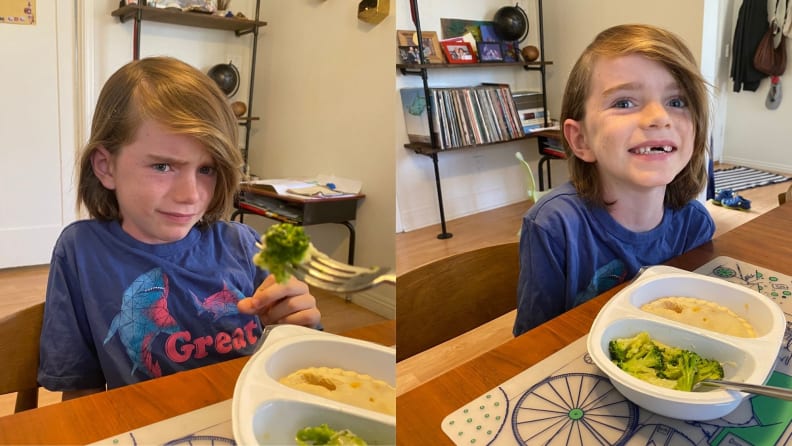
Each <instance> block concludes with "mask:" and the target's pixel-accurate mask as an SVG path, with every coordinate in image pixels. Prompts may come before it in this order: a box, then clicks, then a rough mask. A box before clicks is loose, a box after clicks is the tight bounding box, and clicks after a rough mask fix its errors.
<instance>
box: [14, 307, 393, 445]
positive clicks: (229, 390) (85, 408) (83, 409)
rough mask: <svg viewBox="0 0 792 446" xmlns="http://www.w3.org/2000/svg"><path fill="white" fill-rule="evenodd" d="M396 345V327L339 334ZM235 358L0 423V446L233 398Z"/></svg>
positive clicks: (117, 429) (104, 430) (78, 438)
mask: <svg viewBox="0 0 792 446" xmlns="http://www.w3.org/2000/svg"><path fill="white" fill-rule="evenodd" d="M343 335H344V336H349V337H353V338H357V339H363V340H367V341H372V342H377V343H380V344H383V345H394V344H395V343H396V323H395V321H385V322H379V323H376V324H372V325H370V326H367V327H363V328H360V329H356V330H352V331H349V332H345V333H343ZM248 359H249V358H248V357H244V358H237V359H233V360H230V361H225V362H222V363H219V364H214V365H210V366H206V367H201V368H198V369H194V370H190V371H186V372H180V373H175V374H173V375H168V376H165V377H162V378H158V379H152V380H149V381H144V382H141V383H139V384H133V385H129V386H125V387H120V388H117V389H113V390H110V391H107V392H101V393H97V394H93V395H89V396H85V397H82V398H77V399H73V400H69V401H64V402H62V403H58V404H53V405H50V406H44V407H40V408H38V409H33V410H28V411H25V412H20V413H17V414H14V415H8V416H5V417H2V418H0V444H86V443H91V442H94V441H98V440H101V439H103V438H107V437H110V436H112V435H116V434H118V433H121V432H126V431H129V430H132V429H136V428H139V427H141V426H146V425H149V424H152V423H155V422H157V421H161V420H164V419H167V418H171V417H175V416H177V415H180V414H183V413H187V412H190V411H193V410H197V409H200V408H202V407H206V406H209V405H211V404H214V403H219V402H221V401H225V400H228V399H230V398H232V397H233V394H234V385H235V384H236V380H237V377H238V376H239V374H240V372H241V371H242V368H243V367H244V366H245V363H246V362H247V360H248Z"/></svg>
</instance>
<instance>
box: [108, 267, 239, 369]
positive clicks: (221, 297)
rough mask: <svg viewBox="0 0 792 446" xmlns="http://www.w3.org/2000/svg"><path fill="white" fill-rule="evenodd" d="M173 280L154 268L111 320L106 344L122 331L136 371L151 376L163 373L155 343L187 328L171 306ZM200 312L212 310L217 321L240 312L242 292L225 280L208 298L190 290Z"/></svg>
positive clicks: (135, 284)
mask: <svg viewBox="0 0 792 446" xmlns="http://www.w3.org/2000/svg"><path fill="white" fill-rule="evenodd" d="M169 294H170V283H169V279H168V275H167V274H165V273H163V272H162V269H161V268H154V269H152V270H150V271H148V272H146V273H144V274H142V275H141V276H139V277H138V278H137V279H135V280H134V281H133V282H132V284H131V285H130V286H129V287H128V288H127V289H126V290H125V291H124V295H123V300H122V302H121V309H120V311H119V312H118V314H116V316H115V317H114V318H113V321H112V322H111V323H110V328H109V330H108V332H107V336H106V337H105V339H104V344H107V343H108V342H109V341H110V340H111V339H112V338H113V336H115V335H116V334H118V336H119V338H120V340H121V343H122V344H123V345H124V348H125V349H126V353H127V356H128V357H129V359H130V360H131V361H132V370H131V372H130V373H132V374H134V373H135V372H136V371H138V370H140V371H141V372H143V373H144V374H145V375H147V376H148V377H149V378H157V377H160V376H162V369H161V367H160V365H159V363H158V362H156V361H155V360H154V359H153V357H152V354H151V344H152V342H153V341H154V339H155V338H156V337H157V336H158V335H160V334H161V333H165V334H167V335H170V334H173V333H176V332H180V331H182V330H183V329H182V328H181V327H180V326H179V324H178V323H177V322H176V320H175V319H174V317H173V316H172V315H171V313H170V311H169V309H168V296H169ZM190 294H191V296H192V298H193V303H194V305H195V308H196V312H197V313H198V314H203V313H208V314H209V315H210V316H211V318H212V320H214V321H217V320H218V319H220V318H221V317H223V316H227V315H231V314H238V313H239V310H238V309H237V306H236V302H237V301H238V300H239V299H241V298H242V297H244V296H242V293H241V292H239V291H237V290H231V289H229V288H228V286H227V285H226V284H225V283H224V284H223V289H222V290H221V291H219V292H217V293H215V294H212V295H211V296H209V297H207V298H206V299H204V300H200V299H199V298H198V296H196V295H195V294H194V293H190Z"/></svg>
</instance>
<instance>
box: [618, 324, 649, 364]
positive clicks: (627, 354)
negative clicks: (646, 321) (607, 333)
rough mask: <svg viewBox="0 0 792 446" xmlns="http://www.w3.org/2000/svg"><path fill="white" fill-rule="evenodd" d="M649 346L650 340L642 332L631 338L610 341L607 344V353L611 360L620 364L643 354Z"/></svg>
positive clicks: (647, 335)
mask: <svg viewBox="0 0 792 446" xmlns="http://www.w3.org/2000/svg"><path fill="white" fill-rule="evenodd" d="M651 346H652V339H651V338H650V337H649V333H647V332H645V331H642V332H640V333H638V334H637V335H635V336H633V337H631V338H619V339H613V340H611V341H610V342H609V343H608V351H609V352H610V356H611V359H612V360H614V361H619V362H622V361H624V360H626V359H628V358H632V357H634V356H637V355H639V354H640V353H641V352H645V351H646V349H648V348H649V347H651Z"/></svg>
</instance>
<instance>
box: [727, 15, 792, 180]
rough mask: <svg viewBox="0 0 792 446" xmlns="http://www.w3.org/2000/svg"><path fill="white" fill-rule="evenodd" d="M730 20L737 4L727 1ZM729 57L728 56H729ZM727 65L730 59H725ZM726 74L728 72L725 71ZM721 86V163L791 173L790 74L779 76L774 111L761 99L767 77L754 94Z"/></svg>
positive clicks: (766, 88)
mask: <svg viewBox="0 0 792 446" xmlns="http://www.w3.org/2000/svg"><path fill="white" fill-rule="evenodd" d="M728 3H729V4H730V7H731V10H730V13H731V21H732V23H733V24H736V23H737V15H738V11H739V7H740V4H741V3H742V2H741V1H738V0H731V1H730V2H728ZM733 36H734V26H733V25H732V26H730V27H729V28H728V29H727V37H728V42H731V41H732V38H733ZM790 42H791V41H790V40H789V39H787V42H786V45H787V54H788V55H789V54H790V51H791V50H790V48H792V46H791V44H790ZM729 56H730V54H729ZM728 64H729V65H728V66H729V67H730V66H731V65H730V64H731V59H728ZM727 73H728V71H727ZM724 80H725V82H724V84H723V85H722V88H723V91H724V92H725V97H726V101H727V102H726V122H727V125H726V128H725V136H724V148H723V158H722V160H723V161H725V162H727V163H730V164H739V165H743V166H751V167H756V168H760V169H769V170H773V171H778V172H784V173H788V174H792V156H790V147H789V141H790V140H791V139H792V127H790V122H792V98H791V97H790V96H792V95H790V91H791V90H792V74H790V68H789V67H787V70H786V72H785V73H784V75H783V76H781V85H782V90H783V89H786V91H785V92H784V93H785V97H784V98H783V99H782V100H781V104H780V105H779V106H778V108H777V109H776V110H768V109H767V108H766V107H765V105H764V104H765V99H766V98H767V93H768V91H769V90H770V78H765V79H763V80H762V82H761V84H760V85H759V89H758V90H756V91H755V92H752V91H745V90H743V91H741V92H739V93H735V92H734V91H733V86H734V83H733V82H732V81H731V80H730V79H728V78H727V77H726V78H725V79H724Z"/></svg>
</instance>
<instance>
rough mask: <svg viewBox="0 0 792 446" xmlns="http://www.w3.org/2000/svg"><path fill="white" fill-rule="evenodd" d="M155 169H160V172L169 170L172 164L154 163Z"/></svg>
mask: <svg viewBox="0 0 792 446" xmlns="http://www.w3.org/2000/svg"><path fill="white" fill-rule="evenodd" d="M151 167H152V168H153V169H154V170H158V171H160V172H168V171H169V170H170V166H169V165H168V164H167V163H157V164H152V166H151Z"/></svg>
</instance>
